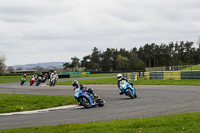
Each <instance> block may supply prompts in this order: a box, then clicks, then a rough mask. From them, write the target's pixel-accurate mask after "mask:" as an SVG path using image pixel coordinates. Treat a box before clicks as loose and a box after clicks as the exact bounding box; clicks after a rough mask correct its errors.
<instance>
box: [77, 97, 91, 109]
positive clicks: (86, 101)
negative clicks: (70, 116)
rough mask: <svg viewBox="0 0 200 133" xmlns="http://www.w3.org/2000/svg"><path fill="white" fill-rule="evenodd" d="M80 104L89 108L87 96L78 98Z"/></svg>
mask: <svg viewBox="0 0 200 133" xmlns="http://www.w3.org/2000/svg"><path fill="white" fill-rule="evenodd" d="M79 102H80V104H82V105H83V106H84V107H85V108H90V101H89V100H88V99H87V98H84V97H80V98H79Z"/></svg>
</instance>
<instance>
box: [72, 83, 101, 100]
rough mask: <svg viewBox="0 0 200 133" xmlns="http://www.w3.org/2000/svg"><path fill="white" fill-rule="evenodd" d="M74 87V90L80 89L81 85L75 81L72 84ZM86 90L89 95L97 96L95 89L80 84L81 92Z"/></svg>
mask: <svg viewBox="0 0 200 133" xmlns="http://www.w3.org/2000/svg"><path fill="white" fill-rule="evenodd" d="M72 86H73V87H74V90H76V89H79V83H78V81H77V80H74V81H73V82H72ZM83 89H85V90H86V91H87V92H88V93H90V94H92V95H93V96H97V95H96V94H94V93H93V89H91V88H88V89H87V87H86V86H83V85H82V84H80V90H83Z"/></svg>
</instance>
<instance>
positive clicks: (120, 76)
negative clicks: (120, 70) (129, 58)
mask: <svg viewBox="0 0 200 133" xmlns="http://www.w3.org/2000/svg"><path fill="white" fill-rule="evenodd" d="M117 78H118V80H117V86H118V88H119V94H120V95H122V94H123V92H122V91H121V90H120V82H121V81H122V80H125V81H126V82H128V83H130V82H129V81H128V79H126V78H124V77H123V76H122V74H117ZM130 84H131V86H133V83H130Z"/></svg>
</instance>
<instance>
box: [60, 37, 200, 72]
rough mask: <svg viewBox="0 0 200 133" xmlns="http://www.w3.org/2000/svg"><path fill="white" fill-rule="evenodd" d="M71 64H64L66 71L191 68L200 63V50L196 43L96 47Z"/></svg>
mask: <svg viewBox="0 0 200 133" xmlns="http://www.w3.org/2000/svg"><path fill="white" fill-rule="evenodd" d="M71 60H72V62H71V63H69V62H66V63H64V64H63V67H64V69H68V68H70V69H71V70H72V71H77V69H78V68H80V67H82V68H85V70H88V71H102V72H111V71H134V70H144V69H145V67H160V66H175V65H189V64H193V65H194V64H199V63H200V49H196V48H195V47H193V42H189V41H187V42H184V41H181V42H175V43H174V42H170V43H169V44H161V45H158V44H155V43H151V44H145V45H144V46H140V48H139V49H137V48H136V47H134V48H132V49H130V50H126V49H124V48H120V49H117V48H116V49H115V48H107V49H106V50H105V51H101V50H99V49H98V48H97V47H94V49H92V53H91V54H90V55H86V56H84V57H83V59H82V60H80V59H79V58H77V57H75V56H74V57H72V58H71Z"/></svg>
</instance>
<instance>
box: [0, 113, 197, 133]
mask: <svg viewBox="0 0 200 133" xmlns="http://www.w3.org/2000/svg"><path fill="white" fill-rule="evenodd" d="M18 132H20V133H27V132H31V133H40V132H42V133H55V132H56V133H64V132H65V133H66V132H67V133H84V132H87V133H94V132H95V133H96V132H100V133H101V132H104V133H111V132H115V133H122V132H130V133H172V132H173V133H174V132H176V133H199V132H200V112H196V113H181V114H175V115H164V116H156V117H147V118H135V119H126V120H120V119H118V120H113V121H103V122H91V123H84V124H64V125H57V126H39V127H26V128H15V129H8V130H1V131H0V133H18Z"/></svg>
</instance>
